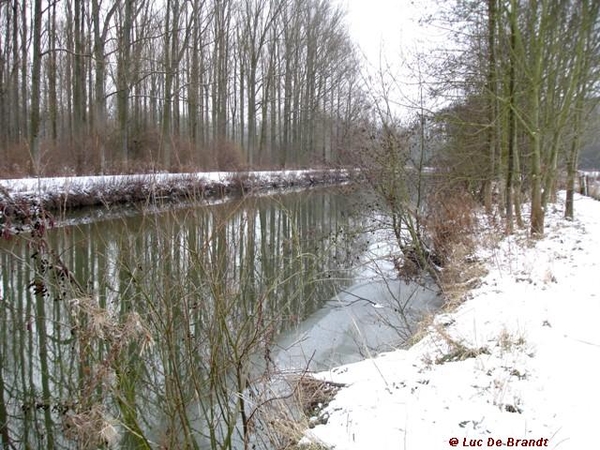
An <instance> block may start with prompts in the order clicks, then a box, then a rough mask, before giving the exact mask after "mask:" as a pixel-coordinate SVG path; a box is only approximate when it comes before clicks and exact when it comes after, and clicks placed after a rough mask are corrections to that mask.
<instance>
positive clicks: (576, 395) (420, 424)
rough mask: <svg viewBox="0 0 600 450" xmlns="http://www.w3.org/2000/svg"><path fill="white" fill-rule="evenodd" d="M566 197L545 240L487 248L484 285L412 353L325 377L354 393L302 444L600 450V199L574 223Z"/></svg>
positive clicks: (344, 393) (550, 214)
mask: <svg viewBox="0 0 600 450" xmlns="http://www.w3.org/2000/svg"><path fill="white" fill-rule="evenodd" d="M559 198H560V201H559V204H557V205H550V206H549V208H548V211H547V216H546V217H547V218H546V224H547V227H546V234H545V237H544V239H542V240H539V241H534V240H531V239H530V238H529V237H528V236H527V233H526V230H523V231H522V232H519V233H516V234H515V235H514V236H511V237H508V238H506V239H504V240H502V241H500V242H499V243H498V244H497V245H494V246H493V248H489V246H488V247H486V245H485V244H484V243H482V244H481V246H480V250H479V251H478V256H479V257H480V258H481V259H482V260H484V261H485V262H486V265H487V268H488V270H489V272H488V274H487V275H486V276H485V277H484V278H483V279H482V283H481V285H480V287H478V288H477V289H475V290H473V291H471V293H470V294H469V295H468V299H467V300H466V301H465V302H464V303H463V304H462V305H461V306H460V307H458V308H457V309H455V310H454V311H451V312H446V313H441V314H439V315H437V316H436V317H435V318H434V319H433V322H432V324H431V325H430V326H429V327H428V329H427V330H426V335H425V337H424V338H423V339H422V340H421V341H419V342H418V343H417V344H415V345H414V346H413V347H411V348H410V349H408V350H396V351H394V352H391V353H385V354H382V355H380V356H378V357H376V358H373V359H367V360H364V361H361V362H358V363H353V364H349V365H346V366H341V367H337V368H335V369H332V370H330V371H328V372H323V373H320V374H318V375H317V376H318V377H320V378H323V379H327V380H331V381H334V382H339V383H344V384H346V385H347V386H346V387H344V388H342V389H341V390H340V391H339V393H338V394H337V396H336V397H335V399H334V400H333V401H332V402H331V403H330V404H329V406H328V407H327V408H326V409H325V410H324V411H323V412H322V413H321V415H322V416H323V415H325V416H326V417H327V423H326V424H325V425H317V426H316V427H315V428H313V429H310V430H307V431H306V433H305V438H304V439H303V442H309V441H310V442H314V443H320V444H323V445H325V446H327V447H329V448H335V449H369V450H375V449H383V450H385V449H408V450H413V449H414V450H422V449H432V450H434V449H435V450H442V449H451V448H465V447H488V448H489V447H492V448H493V447H505V448H510V447H544V448H551V449H560V450H569V449H572V450H580V449H592V448H600V431H599V430H598V429H596V426H597V420H598V418H599V417H600V388H599V386H598V383H600V326H599V325H598V323H599V321H600V283H599V281H598V280H599V278H598V277H599V276H600V253H599V249H600V202H597V201H594V200H592V199H590V198H584V197H580V196H576V205H575V208H576V219H575V220H574V221H572V222H568V221H565V220H564V219H562V212H563V205H562V203H563V201H564V194H562V195H561V196H560V197H559ZM483 234H484V233H482V235H483ZM322 420H323V419H322Z"/></svg>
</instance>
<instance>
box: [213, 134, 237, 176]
mask: <svg viewBox="0 0 600 450" xmlns="http://www.w3.org/2000/svg"><path fill="white" fill-rule="evenodd" d="M214 161H215V163H216V167H217V168H218V169H219V170H241V169H242V168H243V167H244V164H243V161H244V158H243V154H242V150H241V149H240V147H239V146H237V145H236V144H235V143H233V142H232V141H229V140H225V139H223V140H220V141H218V142H216V143H215V146H214Z"/></svg>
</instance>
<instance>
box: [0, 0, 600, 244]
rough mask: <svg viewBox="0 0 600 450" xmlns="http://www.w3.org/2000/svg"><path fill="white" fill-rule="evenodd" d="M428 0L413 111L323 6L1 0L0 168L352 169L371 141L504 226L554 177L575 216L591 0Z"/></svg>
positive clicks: (539, 225) (588, 111) (11, 172)
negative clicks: (442, 36)
mask: <svg viewBox="0 0 600 450" xmlns="http://www.w3.org/2000/svg"><path fill="white" fill-rule="evenodd" d="M437 3H438V9H437V12H436V14H435V15H434V16H433V17H432V18H430V25H431V26H433V27H437V28H438V29H440V30H446V32H447V33H448V39H447V43H446V45H445V46H444V47H443V48H438V49H434V50H431V49H423V51H422V53H423V54H417V55H410V56H408V57H407V56H406V54H404V56H403V58H406V59H407V60H408V59H410V58H413V57H415V58H416V59H415V60H416V61H418V63H417V64H414V62H413V63H412V67H415V68H416V69H417V70H414V71H413V74H414V76H413V80H412V84H416V85H418V89H417V90H418V94H417V95H416V96H415V97H416V98H415V99H414V100H412V105H413V106H412V110H410V108H409V110H408V112H407V110H406V108H403V109H402V111H401V108H396V107H392V108H390V105H395V104H398V100H399V99H397V98H394V96H395V95H396V94H395V92H397V90H395V89H393V88H392V87H391V86H393V85H394V84H399V83H400V82H399V81H398V80H400V78H395V77H394V76H393V74H391V75H392V76H391V77H389V75H390V74H389V73H388V72H387V69H386V70H383V69H380V73H379V74H378V75H377V76H370V75H369V74H367V73H365V72H364V71H363V69H362V67H363V66H364V65H363V64H362V61H361V58H360V57H359V51H358V50H357V48H356V44H355V43H354V42H353V41H352V39H351V37H350V36H349V34H348V27H347V24H346V21H345V12H344V11H343V9H342V8H341V7H340V6H339V4H338V3H334V2H332V1H331V0H189V1H183V0H165V1H163V2H156V1H153V0H127V1H116V2H108V1H107V0H64V1H48V0H31V1H28V0H0V29H1V30H0V121H1V122H0V152H1V154H2V158H1V160H0V175H2V176H5V177H6V176H19V175H26V174H36V175H50V174H57V173H73V174H84V173H119V172H131V171H150V170H178V171H189V170H197V169H213V168H246V167H290V166H304V167H306V166H316V165H322V164H329V163H334V164H339V163H345V164H346V165H348V164H350V165H354V166H356V164H357V161H364V160H365V158H363V157H360V158H357V157H356V154H357V152H358V153H362V154H363V156H364V154H365V153H374V152H378V151H381V150H383V151H390V152H392V153H396V154H399V155H401V154H405V156H406V155H408V158H407V157H402V156H401V157H393V158H392V159H391V160H390V159H386V158H379V161H385V163H384V164H386V165H389V162H390V161H396V162H397V163H398V164H402V165H403V166H404V165H405V164H406V163H407V161H408V163H410V162H411V161H412V163H413V164H412V165H413V166H418V168H419V169H422V168H423V167H425V166H426V165H435V166H437V167H438V168H442V167H443V168H444V170H445V171H446V172H448V173H449V174H450V175H449V177H448V178H450V179H452V180H453V181H457V182H459V183H462V184H463V185H464V186H465V187H466V189H467V190H469V191H470V192H471V193H472V194H474V195H475V196H476V197H477V198H479V199H480V200H481V201H482V202H483V203H485V205H486V207H487V209H488V211H489V210H491V207H492V204H493V203H494V201H495V202H496V203H499V204H500V205H501V207H502V210H503V215H505V217H506V218H507V225H508V227H507V228H508V230H509V231H510V230H511V229H512V226H513V222H515V223H517V224H522V223H523V219H522V217H521V213H520V204H521V202H522V201H523V200H525V199H528V198H529V199H531V206H532V212H533V213H532V216H531V222H532V223H531V229H532V232H534V233H541V232H542V230H543V209H544V206H545V204H546V203H547V201H548V200H549V199H551V198H552V196H553V193H554V192H555V191H556V188H557V187H558V186H559V185H560V186H565V185H566V186H567V187H568V190H569V192H570V193H569V201H568V207H567V209H568V211H567V215H568V216H572V214H573V212H572V204H573V202H572V192H573V188H574V186H575V180H576V170H577V168H578V166H579V154H580V151H581V149H584V151H585V155H584V161H585V163H586V165H588V166H589V164H590V161H592V162H593V161H595V160H597V156H596V155H595V153H597V136H596V140H594V133H591V132H590V130H592V131H593V129H594V127H596V128H597V126H596V125H595V124H597V123H598V122H599V119H598V117H599V114H598V109H597V108H596V106H597V103H598V99H599V98H600V93H599V92H598V81H599V77H600V70H599V55H600V49H599V48H600V26H599V9H600V3H599V2H597V1H592V0H577V1H573V0H528V1H522V0H486V1H473V0H456V1H453V2H446V1H440V2H437ZM401 54H402V53H401V52H398V55H401ZM398 58H400V56H398ZM413 59H414V58H413ZM388 63H389V61H387V62H383V63H382V65H384V66H386V65H387V64H388ZM391 63H392V66H393V63H394V61H392V62H391ZM407 64H408V65H409V66H410V65H411V63H410V62H407ZM399 88H400V90H402V86H399ZM413 90H414V89H413ZM381 93H383V94H381ZM405 100H406V99H401V101H400V103H405V104H406V103H407V102H406V101H405ZM430 100H434V101H433V102H432V101H430ZM408 103H411V101H409V102H408ZM432 104H436V105H438V106H436V107H429V106H428V105H432ZM440 105H441V106H440ZM399 116H401V119H399ZM595 134H596V135H597V133H595ZM390 136H395V137H394V138H393V139H392V141H393V142H392V145H390V142H391V141H390ZM399 136H400V137H401V138H399V139H397V138H398V137H399ZM407 136H408V137H407ZM590 136H592V137H591V138H590ZM424 154H425V155H426V158H424V157H423V155H424ZM367 159H368V158H367ZM375 159H377V158H375ZM373 160H374V159H373V158H371V161H373ZM415 161H417V162H418V163H415Z"/></svg>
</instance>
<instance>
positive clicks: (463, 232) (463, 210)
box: [424, 189, 477, 265]
mask: <svg viewBox="0 0 600 450" xmlns="http://www.w3.org/2000/svg"><path fill="white" fill-rule="evenodd" d="M476 207H477V204H476V202H475V200H474V199H473V197H472V196H471V194H469V193H468V192H467V191H466V190H462V189H454V190H446V189H442V190H438V191H437V192H435V193H434V194H433V195H432V196H430V198H429V199H428V214H427V216H426V218H425V224H424V225H425V228H426V229H427V234H428V236H429V238H430V239H431V243H432V247H433V248H434V249H435V251H436V254H437V255H438V257H439V258H441V259H442V264H443V265H445V264H446V263H447V262H448V261H449V260H451V258H452V252H453V250H454V249H455V248H456V247H457V246H459V245H460V246H465V247H466V248H467V250H472V249H473V247H474V243H473V233H474V232H475V229H476V225H477V218H476V216H475V211H476Z"/></svg>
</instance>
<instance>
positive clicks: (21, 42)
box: [0, 0, 364, 175]
mask: <svg viewBox="0 0 600 450" xmlns="http://www.w3.org/2000/svg"><path fill="white" fill-rule="evenodd" d="M0 28H1V31H0V121H1V122H0V152H1V154H2V158H1V162H0V164H1V166H2V167H1V171H2V172H3V173H4V174H5V175H6V174H10V175H22V174H26V173H30V174H52V173H65V172H69V173H77V174H82V173H106V172H118V171H129V170H139V169H142V170H148V169H178V170H185V169H186V168H187V167H190V168H214V167H227V166H229V167H232V166H234V167H247V166H266V165H269V166H274V165H276V166H290V165H302V164H304V165H306V164H308V163H312V164H314V163H325V162H335V161H337V160H338V159H339V158H340V156H341V153H340V152H341V150H342V149H344V147H345V145H346V143H347V142H348V139H349V137H350V135H351V124H352V123H355V122H356V119H357V118H358V117H359V115H360V114H361V111H362V109H363V108H362V102H363V101H364V100H363V97H364V96H363V95H362V93H361V89H360V88H359V64H358V60H357V56H356V52H355V50H354V47H353V44H352V42H351V40H350V38H349V36H348V33H347V27H346V25H345V24H344V13H343V11H342V10H340V9H339V8H337V7H334V6H332V4H331V2H330V1H329V0H244V1H240V0H190V1H183V0H164V1H160V2H159V1H153V0H125V1H115V2H112V1H111V2H109V1H107V0H66V1H53V0H31V1H27V0H2V1H1V2H0Z"/></svg>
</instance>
